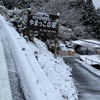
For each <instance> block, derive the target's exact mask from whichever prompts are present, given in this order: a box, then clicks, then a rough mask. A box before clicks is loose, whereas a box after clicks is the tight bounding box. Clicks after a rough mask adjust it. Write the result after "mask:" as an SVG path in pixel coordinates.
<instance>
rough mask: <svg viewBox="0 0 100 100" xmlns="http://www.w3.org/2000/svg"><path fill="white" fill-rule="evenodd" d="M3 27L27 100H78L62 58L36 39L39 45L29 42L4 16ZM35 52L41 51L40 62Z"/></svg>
mask: <svg viewBox="0 0 100 100" xmlns="http://www.w3.org/2000/svg"><path fill="white" fill-rule="evenodd" d="M0 27H1V32H3V33H4V34H5V35H6V37H7V39H8V41H9V45H10V49H11V51H12V55H13V57H14V60H15V62H16V66H17V70H18V74H19V77H20V81H21V85H22V89H23V91H24V94H25V97H26V100H64V99H66V98H67V99H68V100H76V99H77V95H76V90H75V87H74V84H73V80H72V78H71V77H70V76H71V73H70V71H71V69H70V67H69V66H66V65H65V64H64V62H63V60H62V59H61V58H59V59H55V58H54V57H53V54H52V53H50V52H49V51H48V50H47V47H46V45H45V44H44V43H43V42H41V41H40V40H38V39H36V38H35V44H33V43H30V42H28V43H27V42H26V41H25V39H24V38H23V37H22V36H20V35H19V34H18V33H17V32H16V31H15V29H14V28H13V27H12V26H10V24H9V23H8V22H6V21H5V19H4V18H3V17H2V16H0ZM35 51H38V60H36V58H35V56H34V52H35Z"/></svg>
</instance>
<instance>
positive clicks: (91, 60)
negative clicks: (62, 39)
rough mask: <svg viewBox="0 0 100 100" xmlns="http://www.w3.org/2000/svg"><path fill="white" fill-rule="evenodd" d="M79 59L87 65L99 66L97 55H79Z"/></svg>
mask: <svg viewBox="0 0 100 100" xmlns="http://www.w3.org/2000/svg"><path fill="white" fill-rule="evenodd" d="M80 58H81V59H82V60H83V61H84V62H86V63H87V64H89V65H95V64H100V58H99V57H98V56H97V55H80Z"/></svg>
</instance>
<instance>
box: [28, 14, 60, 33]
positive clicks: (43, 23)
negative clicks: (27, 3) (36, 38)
mask: <svg viewBox="0 0 100 100" xmlns="http://www.w3.org/2000/svg"><path fill="white" fill-rule="evenodd" d="M56 19H58V16H57V15H48V14H45V13H33V14H31V15H30V18H29V25H30V27H29V29H30V30H33V31H39V32H44V33H45V32H46V33H56V31H57V21H56Z"/></svg>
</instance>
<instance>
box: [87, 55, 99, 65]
mask: <svg viewBox="0 0 100 100" xmlns="http://www.w3.org/2000/svg"><path fill="white" fill-rule="evenodd" d="M85 59H86V60H85V61H86V63H87V60H89V61H91V65H92V64H93V62H94V63H97V64H98V65H100V62H97V61H94V60H90V59H88V58H87V57H85Z"/></svg>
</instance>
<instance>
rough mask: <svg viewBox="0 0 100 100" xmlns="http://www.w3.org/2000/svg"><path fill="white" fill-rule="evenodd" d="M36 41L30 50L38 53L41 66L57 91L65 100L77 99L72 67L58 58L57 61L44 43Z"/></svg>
mask: <svg viewBox="0 0 100 100" xmlns="http://www.w3.org/2000/svg"><path fill="white" fill-rule="evenodd" d="M34 41H35V45H34V44H32V43H30V48H31V50H33V52H34V51H38V61H39V64H40V65H41V67H42V69H43V70H44V71H45V73H46V75H47V77H48V79H49V80H50V82H51V83H52V84H53V86H54V87H55V89H56V90H57V91H58V92H59V94H60V95H62V97H63V98H64V99H68V100H75V99H77V95H76V90H75V87H74V84H73V79H72V77H71V73H70V72H71V69H70V67H69V66H67V65H66V64H65V63H64V62H63V60H62V59H61V58H59V57H58V59H55V58H54V55H53V54H52V53H51V52H49V51H48V50H47V47H46V45H45V44H44V43H43V42H41V41H40V40H38V39H36V38H35V39H34ZM36 47H37V48H36Z"/></svg>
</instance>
